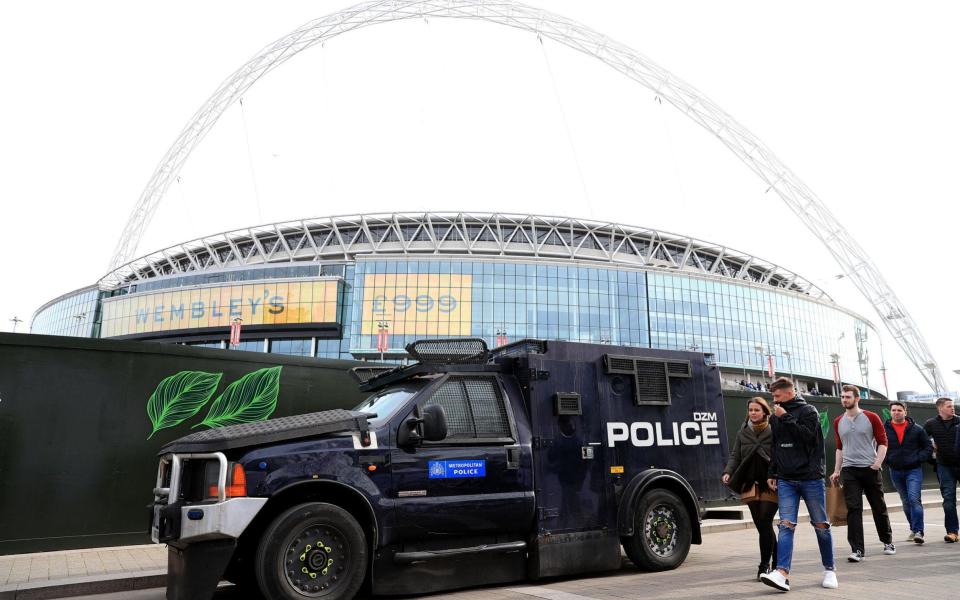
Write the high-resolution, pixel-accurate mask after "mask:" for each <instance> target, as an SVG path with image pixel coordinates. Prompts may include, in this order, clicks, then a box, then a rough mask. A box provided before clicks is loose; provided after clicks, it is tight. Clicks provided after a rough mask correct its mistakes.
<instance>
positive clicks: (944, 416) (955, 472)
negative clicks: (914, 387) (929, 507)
mask: <svg viewBox="0 0 960 600" xmlns="http://www.w3.org/2000/svg"><path fill="white" fill-rule="evenodd" d="M923 429H924V431H926V432H927V434H928V435H929V436H930V437H932V438H933V444H934V450H935V451H936V453H937V477H938V478H939V479H940V495H941V496H943V521H944V523H943V524H944V526H945V527H946V529H947V535H945V536H943V541H945V542H947V543H948V544H955V543H957V529H958V526H957V525H958V524H957V480H958V479H960V455H958V453H957V429H960V417H957V415H955V414H954V413H953V400H951V399H950V398H937V416H936V417H933V418H932V419H927V422H926V423H924V424H923Z"/></svg>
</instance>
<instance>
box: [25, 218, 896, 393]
mask: <svg viewBox="0 0 960 600" xmlns="http://www.w3.org/2000/svg"><path fill="white" fill-rule="evenodd" d="M235 322H237V323H240V324H241V328H240V338H239V343H238V344H233V345H230V344H229V340H230V328H231V324H233V323H235ZM31 332H32V333H41V334H51V335H70V336H83V337H99V338H113V339H134V340H144V341H155V342H166V343H180V344H187V345H195V346H206V347H212V348H222V349H227V348H232V349H237V350H246V351H258V352H274V353H281V354H293V355H300V356H312V357H321V358H351V359H357V358H359V359H369V360H392V361H398V360H404V358H405V357H406V353H405V350H404V347H405V346H406V345H407V344H408V343H409V342H411V341H413V340H415V339H422V338H436V337H481V338H484V339H485V340H486V341H487V343H488V344H490V345H502V344H504V343H509V342H513V341H516V340H519V339H523V338H539V339H547V340H550V339H562V340H574V341H583V342H593V343H606V344H614V345H630V346H642V347H652V348H663V349H675V350H695V351H700V352H707V353H712V354H713V355H714V356H715V358H716V360H717V362H718V363H719V365H720V366H721V369H722V372H723V373H724V381H725V383H727V384H729V385H738V384H739V383H740V382H741V381H746V382H757V381H758V380H760V381H769V378H770V377H771V375H772V374H789V375H791V376H795V377H796V378H797V379H798V381H799V383H800V388H801V390H802V391H813V393H817V392H818V391H823V392H827V393H829V392H830V390H831V389H832V385H833V384H834V382H835V381H837V380H840V379H842V381H843V382H845V383H854V384H857V385H860V386H861V387H864V388H871V386H870V375H871V368H872V367H871V365H872V364H873V361H872V359H871V357H878V356H879V355H880V350H881V349H880V347H879V339H880V336H879V335H877V332H876V330H875V329H874V327H873V325H872V324H871V323H870V322H869V321H868V320H867V319H866V318H864V317H863V316H861V315H858V314H856V313H855V312H853V311H850V310H848V309H846V308H844V307H842V306H840V305H838V304H837V303H835V302H834V301H833V300H832V299H831V298H830V296H828V295H827V294H826V293H825V292H824V291H823V290H821V289H820V288H818V287H817V286H816V285H814V284H813V283H811V282H810V281H809V280H807V279H804V278H803V277H801V276H799V275H797V274H796V273H793V272H791V271H789V270H787V269H785V268H783V267H780V266H778V265H775V264H773V263H770V262H768V261H764V260H762V259H760V258H758V257H755V256H751V255H748V254H746V253H743V252H738V251H736V250H733V249H730V248H727V247H725V246H722V245H717V244H711V243H709V242H704V241H701V240H696V239H692V238H689V237H683V236H681V235H675V234H670V233H665V232H662V231H655V230H651V229H644V228H640V227H634V226H628V225H621V224H614V223H603V222H594V221H588V220H581V219H572V218H563V217H547V216H536V215H514V214H490V213H395V214H375V215H359V216H340V217H325V218H316V219H306V220H300V221H291V222H283V223H273V224H269V225H262V226H257V227H250V228H246V229H239V230H235V231H228V232H225V233H219V234H216V235H211V236H208V237H204V238H201V239H195V240H191V241H188V242H184V243H181V244H177V245H175V246H171V247H168V248H164V249H162V250H158V251H156V252H154V253H152V254H148V255H146V256H143V257H141V258H138V259H136V260H133V261H131V262H129V263H127V264H125V265H122V266H120V267H119V268H117V269H114V270H113V271H111V272H110V273H108V274H107V275H106V276H104V277H103V278H102V279H101V280H100V281H99V282H97V283H96V284H94V285H91V286H88V287H85V288H82V289H79V290H76V291H74V292H71V293H68V294H65V295H63V296H61V297H59V298H56V299H54V300H52V301H50V302H48V303H47V304H45V305H44V306H42V307H41V308H40V309H38V310H37V311H36V313H35V314H34V316H33V319H32V321H31ZM876 380H877V377H876V374H875V371H874V383H875V384H876ZM873 393H874V395H880V396H883V395H884V394H883V393H880V392H877V391H876V390H875V388H874V392H873Z"/></svg>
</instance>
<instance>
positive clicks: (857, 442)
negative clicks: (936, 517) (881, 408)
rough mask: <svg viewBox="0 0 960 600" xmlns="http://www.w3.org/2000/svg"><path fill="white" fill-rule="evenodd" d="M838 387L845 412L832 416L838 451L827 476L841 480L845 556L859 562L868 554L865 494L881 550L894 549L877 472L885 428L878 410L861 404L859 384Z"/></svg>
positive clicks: (884, 445) (883, 452)
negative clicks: (845, 545)
mask: <svg viewBox="0 0 960 600" xmlns="http://www.w3.org/2000/svg"><path fill="white" fill-rule="evenodd" d="M840 389H841V391H840V403H841V404H842V405H843V409H844V412H843V414H842V415H840V416H839V417H837V418H836V419H834V420H833V433H834V435H835V436H836V439H837V453H836V461H835V462H834V468H833V474H832V475H830V480H831V481H832V482H833V483H834V484H836V483H837V481H841V482H842V483H843V498H844V500H845V501H846V503H847V542H849V543H850V556H848V557H847V560H848V561H849V562H854V563H858V562H861V561H862V560H863V557H864V556H866V554H867V550H866V547H865V545H864V541H863V497H864V496H866V497H867V502H869V503H870V509H871V511H872V512H873V524H874V525H875V526H876V528H877V535H878V536H879V537H880V541H881V542H883V553H884V554H888V555H893V554H896V553H897V547H896V546H895V545H894V543H893V530H892V529H891V527H890V516H889V515H887V503H886V501H885V500H884V498H883V480H882V479H881V476H880V468H881V467H882V466H883V460H884V458H886V456H887V431H886V429H884V427H883V421H881V420H880V417H879V415H877V413H874V412H871V411H869V410H863V409H862V408H860V388H858V387H857V386H855V385H845V386H843V387H842V388H840Z"/></svg>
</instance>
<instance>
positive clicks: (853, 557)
mask: <svg viewBox="0 0 960 600" xmlns="http://www.w3.org/2000/svg"><path fill="white" fill-rule="evenodd" d="M861 561H863V552H860V551H859V550H856V551H854V552H851V553H850V556H848V557H847V562H861Z"/></svg>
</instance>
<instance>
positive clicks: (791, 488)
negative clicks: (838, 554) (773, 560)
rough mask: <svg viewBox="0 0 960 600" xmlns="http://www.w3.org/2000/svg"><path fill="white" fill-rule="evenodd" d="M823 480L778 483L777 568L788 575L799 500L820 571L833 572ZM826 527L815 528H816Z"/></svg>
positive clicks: (783, 480)
mask: <svg viewBox="0 0 960 600" xmlns="http://www.w3.org/2000/svg"><path fill="white" fill-rule="evenodd" d="M824 490H825V488H824V483H823V480H822V479H807V480H801V481H794V480H788V479H778V480H777V496H778V497H779V499H780V500H779V504H780V527H779V529H780V532H779V533H780V535H779V536H778V538H777V563H778V564H777V568H778V569H783V570H784V571H786V572H788V573H789V572H790V565H791V564H792V562H793V534H794V530H795V528H796V525H797V513H798V512H799V510H800V498H803V503H804V504H806V505H807V512H808V513H809V514H810V524H811V525H813V526H814V527H813V530H814V531H815V532H816V535H817V545H818V546H820V561H821V562H822V563H823V568H824V569H827V570H828V571H832V570H833V568H834V564H833V536H832V535H831V534H830V523H829V522H828V521H827V500H826V492H825V491H824ZM818 523H819V524H821V525H823V524H825V525H826V527H817V524H818Z"/></svg>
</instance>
